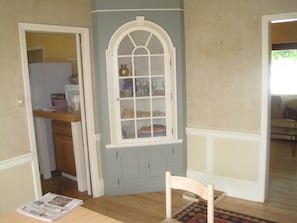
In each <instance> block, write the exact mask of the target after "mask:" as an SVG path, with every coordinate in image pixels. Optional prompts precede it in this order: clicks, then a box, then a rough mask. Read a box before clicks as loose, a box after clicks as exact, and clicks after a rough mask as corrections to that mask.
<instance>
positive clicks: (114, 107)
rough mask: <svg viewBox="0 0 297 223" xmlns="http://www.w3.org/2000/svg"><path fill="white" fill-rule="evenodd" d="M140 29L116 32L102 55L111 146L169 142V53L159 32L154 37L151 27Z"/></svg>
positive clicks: (171, 112) (125, 28) (170, 73)
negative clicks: (106, 68) (106, 65)
mask: <svg viewBox="0 0 297 223" xmlns="http://www.w3.org/2000/svg"><path fill="white" fill-rule="evenodd" d="M141 24H142V25H139V21H138V23H137V24H136V25H135V26H133V25H132V26H131V24H128V25H127V27H125V25H124V26H123V27H121V28H120V29H119V30H118V32H119V34H118V35H117V39H116V40H115V41H114V44H113V45H110V48H109V49H110V51H109V53H108V54H107V55H108V59H109V61H110V62H111V63H110V71H111V72H110V73H108V78H109V79H110V81H109V82H110V87H109V90H110V91H109V97H110V98H109V99H110V101H109V102H110V109H111V111H110V114H111V135H112V142H113V143H114V144H122V143H134V142H152V141H160V140H170V139H173V138H174V134H173V132H174V130H173V126H174V125H173V120H174V118H173V116H174V114H175V110H174V104H175V102H174V101H173V100H175V98H174V97H173V96H172V95H173V89H174V86H173V83H175V82H174V80H175V78H174V77H173V76H174V75H175V73H174V72H172V70H173V69H172V64H171V60H172V56H173V55H172V53H173V52H174V50H170V49H172V46H171V45H170V44H168V43H171V41H170V42H169V41H168V40H167V41H166V38H168V36H167V35H164V33H165V32H164V31H163V30H162V31H163V32H164V33H162V32H161V33H160V32H158V31H159V30H158V31H157V30H156V29H154V26H155V25H152V23H149V24H150V26H147V25H145V24H146V23H145V22H144V21H142V23H141ZM158 29H160V27H158ZM168 45H169V46H168ZM170 52H172V53H170Z"/></svg>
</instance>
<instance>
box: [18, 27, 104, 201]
mask: <svg viewBox="0 0 297 223" xmlns="http://www.w3.org/2000/svg"><path fill="white" fill-rule="evenodd" d="M26 32H49V33H51V32H52V33H64V34H75V35H76V39H77V41H76V44H79V40H78V38H79V37H80V46H77V54H78V60H81V63H78V73H79V74H78V75H79V80H80V83H82V84H80V92H83V94H82V95H83V102H84V106H83V105H82V107H83V109H82V125H83V128H85V129H86V131H87V134H84V136H85V137H84V142H83V143H84V148H86V149H85V160H86V165H87V167H86V169H87V173H86V175H87V177H88V178H89V180H88V182H89V183H88V186H87V189H88V192H89V194H92V196H93V197H99V196H101V195H103V194H104V192H103V191H104V188H103V183H102V179H99V177H100V176H102V175H101V174H100V172H101V163H99V162H98V161H99V160H100V159H99V157H98V156H99V155H100V153H98V152H97V149H96V137H95V122H94V105H93V92H92V77H91V64H90V61H91V57H90V40H89V29H88V28H81V27H69V26H56V25H41V24H31V23H19V35H20V47H21V57H22V72H23V81H24V94H25V96H24V100H25V106H26V112H27V119H28V125H29V126H28V130H29V138H30V142H31V146H32V148H31V151H32V154H33V156H34V160H35V162H38V159H37V148H36V140H35V131H34V122H33V115H32V114H33V112H32V101H31V90H30V81H29V69H28V59H27V46H26ZM78 47H81V51H80V50H79V49H78ZM82 73H83V77H82ZM82 85H83V86H82ZM34 171H35V173H34V177H35V179H34V182H35V181H36V182H40V177H39V174H36V173H39V170H38V163H37V164H35V165H34ZM35 190H36V193H37V194H38V193H40V191H41V188H40V184H38V183H37V184H36V185H35Z"/></svg>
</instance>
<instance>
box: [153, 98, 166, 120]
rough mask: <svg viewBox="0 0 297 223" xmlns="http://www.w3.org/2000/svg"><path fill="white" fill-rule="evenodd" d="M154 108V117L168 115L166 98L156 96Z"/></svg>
mask: <svg viewBox="0 0 297 223" xmlns="http://www.w3.org/2000/svg"><path fill="white" fill-rule="evenodd" d="M152 109H153V110H152V113H153V116H154V117H164V116H166V107H165V98H154V99H153V100H152Z"/></svg>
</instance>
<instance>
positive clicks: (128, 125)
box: [122, 120, 135, 139]
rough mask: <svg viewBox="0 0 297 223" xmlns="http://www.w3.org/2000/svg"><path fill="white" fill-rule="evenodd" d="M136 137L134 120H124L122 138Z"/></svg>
mask: <svg viewBox="0 0 297 223" xmlns="http://www.w3.org/2000/svg"><path fill="white" fill-rule="evenodd" d="M134 138H135V125H134V120H129V121H122V139H134Z"/></svg>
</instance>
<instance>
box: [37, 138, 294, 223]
mask: <svg viewBox="0 0 297 223" xmlns="http://www.w3.org/2000/svg"><path fill="white" fill-rule="evenodd" d="M290 146H291V145H290V143H289V142H282V141H272V142H271V150H270V155H271V156H270V176H269V180H270V184H269V196H268V199H267V201H266V202H265V203H257V202H250V201H246V200H241V199H236V198H232V197H228V196H226V197H225V198H223V199H222V200H221V201H220V202H219V203H218V204H217V205H216V206H217V207H219V208H224V209H227V210H231V211H236V212H240V213H244V214H248V215H253V216H257V217H260V218H264V219H269V220H272V221H276V222H280V223H295V222H297V158H296V157H292V156H291V147H290ZM61 178H62V177H61V176H58V177H57V179H56V183H53V181H55V180H53V179H52V180H47V181H43V183H42V184H43V190H44V191H52V192H56V193H60V194H65V195H67V196H72V197H76V198H80V199H83V200H84V204H83V206H84V207H86V208H89V209H91V210H94V211H97V212H100V213H103V214H105V215H107V216H110V217H113V218H115V219H118V220H121V221H123V222H127V223H154V222H160V221H161V220H162V219H164V218H165V193H164V192H154V193H143V194H134V195H125V196H102V197H99V198H95V199H94V198H91V197H89V196H88V195H87V194H86V193H80V192H77V187H76V183H75V182H71V180H68V179H63V178H62V179H61ZM182 193H183V192H182V191H174V193H173V204H174V205H173V211H177V210H179V209H181V208H182V207H183V206H184V205H186V204H187V203H188V201H186V200H184V199H182Z"/></svg>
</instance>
